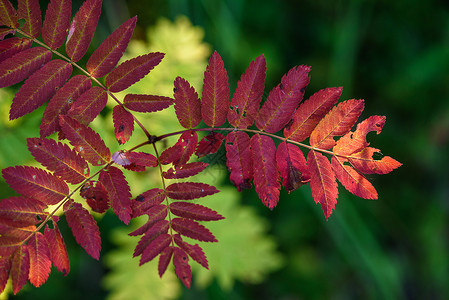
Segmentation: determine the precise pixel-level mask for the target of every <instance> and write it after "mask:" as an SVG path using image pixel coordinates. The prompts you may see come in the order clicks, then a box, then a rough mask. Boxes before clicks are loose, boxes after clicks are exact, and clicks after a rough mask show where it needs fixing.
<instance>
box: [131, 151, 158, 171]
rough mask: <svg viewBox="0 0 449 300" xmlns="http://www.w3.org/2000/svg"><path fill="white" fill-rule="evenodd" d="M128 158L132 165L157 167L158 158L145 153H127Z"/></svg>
mask: <svg viewBox="0 0 449 300" xmlns="http://www.w3.org/2000/svg"><path fill="white" fill-rule="evenodd" d="M126 157H127V158H128V159H129V161H130V162H131V163H135V164H136V165H139V166H145V167H153V168H154V167H157V158H156V157H155V156H154V155H152V154H149V153H145V152H126Z"/></svg>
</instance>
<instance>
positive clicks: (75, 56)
mask: <svg viewBox="0 0 449 300" xmlns="http://www.w3.org/2000/svg"><path fill="white" fill-rule="evenodd" d="M101 3H102V0H86V1H84V3H83V5H81V8H80V9H79V10H78V12H77V13H76V14H75V17H74V18H73V20H72V23H71V24H70V29H69V35H68V37H67V43H66V47H65V49H66V53H67V55H68V56H69V57H70V58H71V59H72V60H73V61H75V62H76V61H79V60H80V59H81V58H82V57H83V56H84V54H86V51H87V49H88V48H89V44H90V42H91V41H92V37H93V36H94V33H95V29H96V28H97V24H98V20H99V19H100V14H101Z"/></svg>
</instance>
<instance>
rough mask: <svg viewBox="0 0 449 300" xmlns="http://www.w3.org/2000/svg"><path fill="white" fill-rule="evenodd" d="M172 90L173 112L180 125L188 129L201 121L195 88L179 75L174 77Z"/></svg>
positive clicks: (199, 104) (199, 105)
mask: <svg viewBox="0 0 449 300" xmlns="http://www.w3.org/2000/svg"><path fill="white" fill-rule="evenodd" d="M174 85H175V87H174V89H173V91H174V94H173V96H174V98H175V113H176V116H177V117H178V120H179V123H180V124H181V126H182V127H184V128H187V129H190V128H194V127H196V126H197V125H198V124H199V123H200V122H201V118H202V117H201V102H200V99H199V98H198V94H197V93H196V91H195V88H193V87H192V86H190V84H189V82H188V81H187V80H185V79H184V78H181V77H179V76H178V77H176V80H175V83H174Z"/></svg>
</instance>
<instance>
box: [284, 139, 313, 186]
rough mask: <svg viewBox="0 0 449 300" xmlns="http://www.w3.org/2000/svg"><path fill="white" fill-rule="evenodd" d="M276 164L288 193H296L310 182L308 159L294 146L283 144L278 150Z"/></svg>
mask: <svg viewBox="0 0 449 300" xmlns="http://www.w3.org/2000/svg"><path fill="white" fill-rule="evenodd" d="M276 163H277V167H278V170H279V172H280V173H281V177H282V185H283V186H284V187H285V189H286V190H287V191H288V192H291V191H294V190H296V189H297V188H299V187H300V186H301V185H303V184H305V183H307V182H308V181H309V180H310V175H309V170H308V169H307V164H306V159H305V158H304V155H303V154H302V151H301V150H300V149H299V148H298V147H297V146H294V145H292V144H287V143H286V142H282V143H280V144H279V146H278V148H277V150H276Z"/></svg>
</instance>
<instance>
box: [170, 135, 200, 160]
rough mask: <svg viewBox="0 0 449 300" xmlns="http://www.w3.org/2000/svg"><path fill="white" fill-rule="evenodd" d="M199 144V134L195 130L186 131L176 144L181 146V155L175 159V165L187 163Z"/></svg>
mask: <svg viewBox="0 0 449 300" xmlns="http://www.w3.org/2000/svg"><path fill="white" fill-rule="evenodd" d="M197 144H198V135H197V134H196V132H195V131H186V132H184V133H183V134H181V136H180V137H179V140H178V141H177V142H176V145H179V146H180V153H179V157H178V158H177V159H176V160H174V161H173V165H174V166H175V167H179V166H182V165H184V164H186V163H187V162H188V161H189V159H190V157H191V156H192V155H193V153H194V152H195V149H196V146H197Z"/></svg>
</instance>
